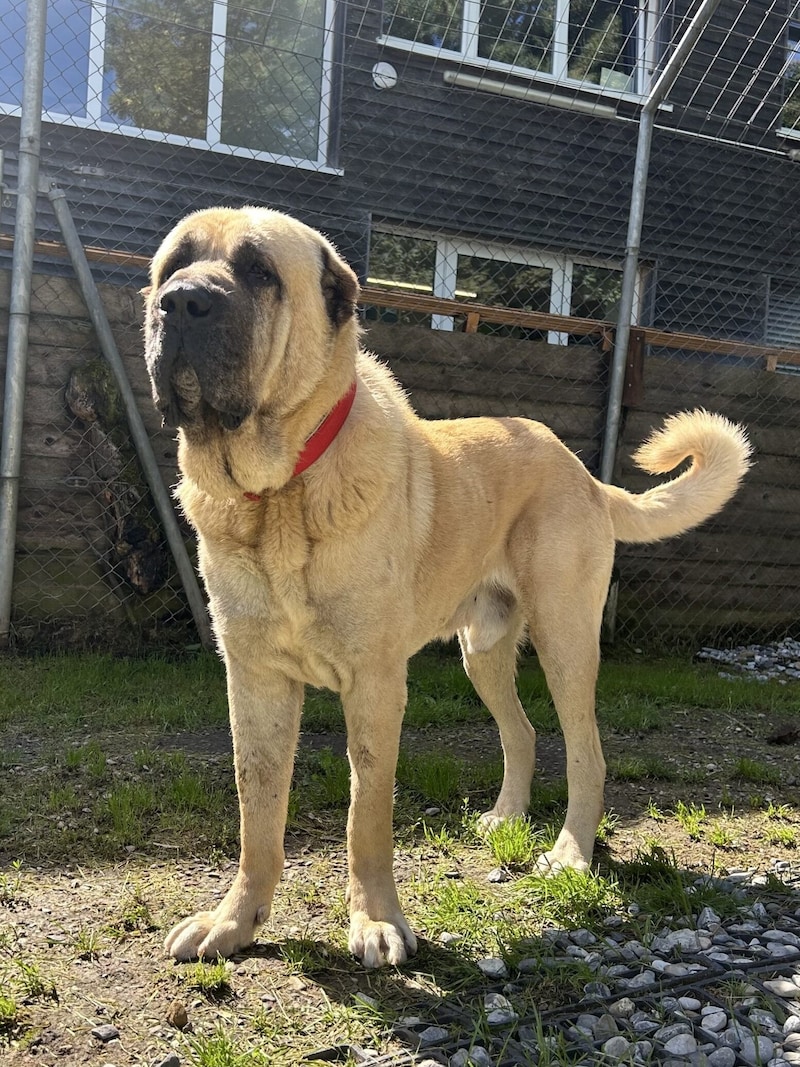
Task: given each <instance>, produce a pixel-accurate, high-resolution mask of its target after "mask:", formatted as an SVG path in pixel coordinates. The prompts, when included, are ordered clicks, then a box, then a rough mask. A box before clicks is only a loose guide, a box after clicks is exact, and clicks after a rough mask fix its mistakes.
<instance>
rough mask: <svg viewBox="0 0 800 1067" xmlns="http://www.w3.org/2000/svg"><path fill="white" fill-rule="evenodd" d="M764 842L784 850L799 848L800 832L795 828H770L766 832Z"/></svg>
mask: <svg viewBox="0 0 800 1067" xmlns="http://www.w3.org/2000/svg"><path fill="white" fill-rule="evenodd" d="M764 840H765V841H766V842H767V843H768V844H770V845H780V846H781V847H782V848H797V842H798V831H797V830H796V829H795V828H794V827H793V826H769V827H767V829H766V831H765V832H764Z"/></svg>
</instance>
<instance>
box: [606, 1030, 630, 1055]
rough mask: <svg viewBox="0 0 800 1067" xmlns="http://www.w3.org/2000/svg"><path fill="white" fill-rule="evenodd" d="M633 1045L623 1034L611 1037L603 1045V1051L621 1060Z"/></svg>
mask: <svg viewBox="0 0 800 1067" xmlns="http://www.w3.org/2000/svg"><path fill="white" fill-rule="evenodd" d="M630 1047H631V1043H630V1041H628V1040H627V1039H626V1038H624V1037H622V1036H617V1037H610V1038H609V1039H608V1041H606V1042H605V1044H604V1045H603V1052H604V1053H605V1054H606V1056H608V1057H609V1058H610V1059H612V1060H621V1059H622V1057H623V1056H625V1055H627V1053H628V1051H629V1049H630Z"/></svg>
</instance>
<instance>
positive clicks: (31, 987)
mask: <svg viewBox="0 0 800 1067" xmlns="http://www.w3.org/2000/svg"><path fill="white" fill-rule="evenodd" d="M15 962H16V966H17V976H16V984H17V986H18V987H19V990H20V992H21V994H22V997H23V999H25V1000H39V999H50V1000H57V999H58V994H57V993H56V987H55V985H54V984H53V983H52V982H51V981H50V980H49V979H48V978H45V976H44V975H43V974H42V971H41V969H40V967H39V965H38V964H36V963H30V962H28V961H27V960H16V961H15Z"/></svg>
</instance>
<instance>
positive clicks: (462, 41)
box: [383, 0, 657, 95]
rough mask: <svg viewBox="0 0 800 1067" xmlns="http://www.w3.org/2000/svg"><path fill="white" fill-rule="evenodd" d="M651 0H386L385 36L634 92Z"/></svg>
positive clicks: (648, 66) (641, 73) (641, 72)
mask: <svg viewBox="0 0 800 1067" xmlns="http://www.w3.org/2000/svg"><path fill="white" fill-rule="evenodd" d="M656 6H657V5H656V3H655V0H524V2H520V0H387V9H386V11H387V13H386V17H385V19H384V33H385V37H384V38H383V41H384V43H386V44H391V45H395V46H398V47H410V48H413V49H414V50H416V51H420V52H427V53H429V54H435V55H442V56H447V55H448V54H450V55H452V56H453V58H458V59H459V60H461V61H462V62H467V63H471V64H473V65H476V66H481V67H485V68H496V69H498V70H504V71H511V72H514V73H520V74H528V75H534V74H535V75H536V76H539V77H543V78H546V79H549V80H551V81H557V82H562V83H568V84H572V85H578V86H582V87H587V86H597V87H598V88H599V89H600V90H602V91H606V92H612V93H615V94H617V95H619V94H621V93H635V94H640V93H642V92H644V90H645V89H646V87H647V77H648V72H649V71H650V70H652V68H653V65H654V55H653V45H652V42H653V38H654V33H655V22H656V19H655V15H656Z"/></svg>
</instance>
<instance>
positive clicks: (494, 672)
mask: <svg viewBox="0 0 800 1067" xmlns="http://www.w3.org/2000/svg"><path fill="white" fill-rule="evenodd" d="M521 629H522V624H521V619H520V616H519V614H518V613H515V614H514V615H513V616H512V617H511V618H510V619H509V626H508V629H507V631H506V633H505V635H504V636H503V637H502V638H501V640H500V641H498V642H497V644H495V645H494V646H493V647H492V648H490V649H489V650H488V651H486V652H477V651H475V650H474V649H472V648H471V647H470V641H469V640H468V635H467V633H466V631H464V630H461V631H459V635H458V639H459V642H460V644H461V653H462V657H463V661H464V670H465V671H466V672H467V677H468V678H469V680H470V681H471V682H472V684H473V685H474V686H475V691H476V692H477V694H478V696H479V697H480V698H481V700H482V701H483V702H484V704H485V705H486V707H487V708H488V709H489V711H490V712H491V714H492V717H493V718H494V720H495V722H496V723H497V726H498V729H499V730H500V744H501V745H502V747H503V785H502V788H501V790H500V794H499V796H498V797H497V801H496V802H495V805H494V807H493V808H492V809H491V810H490V811H487V812H484V814H483V815H481V818H480V825H481V827H482V828H483V829H484V830H491V829H492V828H493V827H495V826H496V825H497V824H498V823H500V822H502V821H503V820H504V819H508V818H511V817H513V816H515V815H524V814H525V812H526V811H527V810H528V804H529V802H530V798H531V779H532V778H533V772H534V767H535V764H536V731H535V730H534V728H533V727H532V726H531V724H530V722H529V721H528V718H527V716H526V714H525V712H524V711H523V709H522V705H521V704H520V701H519V697H518V695H517V687H516V669H515V668H516V660H517V641H518V640H519V636H520V633H521Z"/></svg>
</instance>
